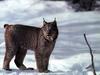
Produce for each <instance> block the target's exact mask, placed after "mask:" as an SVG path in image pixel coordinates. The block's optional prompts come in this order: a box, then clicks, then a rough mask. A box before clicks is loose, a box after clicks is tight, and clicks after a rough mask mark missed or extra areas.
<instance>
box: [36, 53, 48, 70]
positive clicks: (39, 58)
mask: <svg viewBox="0 0 100 75" xmlns="http://www.w3.org/2000/svg"><path fill="white" fill-rule="evenodd" d="M35 57H36V63H37V68H38V70H39V72H50V71H49V70H48V64H49V57H50V53H49V54H45V52H44V53H42V54H41V53H39V52H35Z"/></svg>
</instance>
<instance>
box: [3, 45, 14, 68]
mask: <svg viewBox="0 0 100 75" xmlns="http://www.w3.org/2000/svg"><path fill="white" fill-rule="evenodd" d="M14 55H15V51H14V49H13V48H10V47H7V46H6V52H5V57H4V62H3V69H4V70H11V69H10V68H9V66H10V61H11V59H12V58H13V57H14Z"/></svg>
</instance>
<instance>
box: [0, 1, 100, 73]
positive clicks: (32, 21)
mask: <svg viewBox="0 0 100 75" xmlns="http://www.w3.org/2000/svg"><path fill="white" fill-rule="evenodd" d="M43 18H45V19H46V21H53V20H54V18H56V19H57V23H58V28H59V37H58V39H57V43H56V46H55V49H54V51H53V53H52V55H51V58H50V64H49V69H50V70H51V71H52V72H50V73H48V75H93V74H92V70H91V67H90V68H89V69H88V70H87V69H86V67H87V66H89V65H91V61H90V54H89V49H88V47H87V45H86V42H85V40H84V37H83V34H84V33H86V35H87V38H88V41H89V43H90V45H91V47H92V49H93V52H94V59H95V60H94V61H95V68H96V72H97V75H99V74H100V58H99V57H100V50H99V49H100V11H91V12H74V11H73V9H72V8H71V7H70V6H68V5H67V3H66V2H59V1H58V2H50V1H47V2H43V1H38V0H34V1H33V0H5V1H1V2H0V75H27V74H30V75H35V74H36V75H37V74H39V75H47V73H46V74H45V73H38V72H37V71H20V70H18V69H17V67H16V66H15V64H14V62H13V60H12V61H11V63H10V64H11V65H10V67H11V68H12V69H14V70H13V71H11V72H7V71H4V70H2V63H3V58H4V52H5V42H4V28H3V25H4V24H5V23H9V24H16V23H18V24H25V25H30V26H37V27H41V26H42V22H43ZM24 63H25V64H26V66H28V67H34V68H35V69H36V62H35V57H34V52H32V51H28V53H27V56H26V58H25V61H24Z"/></svg>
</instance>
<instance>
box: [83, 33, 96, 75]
mask: <svg viewBox="0 0 100 75" xmlns="http://www.w3.org/2000/svg"><path fill="white" fill-rule="evenodd" d="M84 38H85V41H86V44H87V45H88V47H89V50H90V55H91V62H92V69H93V74H94V75H96V71H95V67H94V59H93V52H92V49H91V47H90V45H89V43H88V41H87V38H86V35H85V33H84Z"/></svg>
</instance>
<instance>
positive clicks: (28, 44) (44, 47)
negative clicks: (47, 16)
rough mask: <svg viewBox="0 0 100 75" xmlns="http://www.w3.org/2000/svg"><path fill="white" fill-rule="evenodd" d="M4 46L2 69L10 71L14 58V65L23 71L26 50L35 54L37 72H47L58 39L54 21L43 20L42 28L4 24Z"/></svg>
mask: <svg viewBox="0 0 100 75" xmlns="http://www.w3.org/2000/svg"><path fill="white" fill-rule="evenodd" d="M4 28H5V46H6V52H5V57H4V63H3V69H5V70H11V69H10V67H9V66H10V61H11V59H12V58H13V57H14V56H15V60H14V62H15V64H16V66H17V67H18V68H19V69H22V70H25V69H27V67H26V66H25V65H24V64H23V61H24V58H25V55H26V53H27V50H33V51H34V52H35V59H36V64H37V69H38V71H39V72H48V71H49V70H48V65H49V58H50V55H51V53H52V51H53V49H54V46H55V43H56V39H57V37H58V28H57V22H56V19H55V20H54V21H53V22H46V21H45V20H43V26H42V27H40V28H39V27H33V26H26V25H21V24H14V25H9V24H5V25H4Z"/></svg>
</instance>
